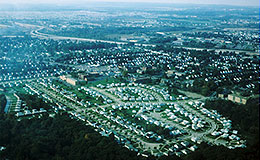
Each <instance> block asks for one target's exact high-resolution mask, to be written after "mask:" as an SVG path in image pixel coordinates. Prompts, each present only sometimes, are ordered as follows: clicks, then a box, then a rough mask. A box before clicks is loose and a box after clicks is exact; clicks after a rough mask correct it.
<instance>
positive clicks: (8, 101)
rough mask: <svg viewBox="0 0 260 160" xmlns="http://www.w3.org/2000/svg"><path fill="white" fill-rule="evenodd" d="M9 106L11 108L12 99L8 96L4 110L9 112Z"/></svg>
mask: <svg viewBox="0 0 260 160" xmlns="http://www.w3.org/2000/svg"><path fill="white" fill-rule="evenodd" d="M9 108H10V99H9V98H7V97H6V105H5V109H4V112H5V113H8V111H9Z"/></svg>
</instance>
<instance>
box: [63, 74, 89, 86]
mask: <svg viewBox="0 0 260 160" xmlns="http://www.w3.org/2000/svg"><path fill="white" fill-rule="evenodd" d="M60 79H61V80H63V81H66V82H67V83H69V84H71V85H73V86H76V85H80V84H85V83H86V81H82V80H78V79H75V78H72V77H71V75H67V76H65V75H63V76H60Z"/></svg>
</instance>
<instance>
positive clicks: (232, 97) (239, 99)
mask: <svg viewBox="0 0 260 160" xmlns="http://www.w3.org/2000/svg"><path fill="white" fill-rule="evenodd" d="M218 97H219V98H222V99H227V100H230V101H232V102H235V103H240V104H246V102H247V100H248V97H243V96H240V95H239V94H236V93H231V94H218Z"/></svg>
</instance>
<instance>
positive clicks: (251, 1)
mask: <svg viewBox="0 0 260 160" xmlns="http://www.w3.org/2000/svg"><path fill="white" fill-rule="evenodd" d="M100 1H102V2H153V3H156V2H157V3H190V4H226V5H242V6H256V7H257V6H258V7H259V0H0V3H11V4H18V3H57V4H67V3H87V2H100Z"/></svg>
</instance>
